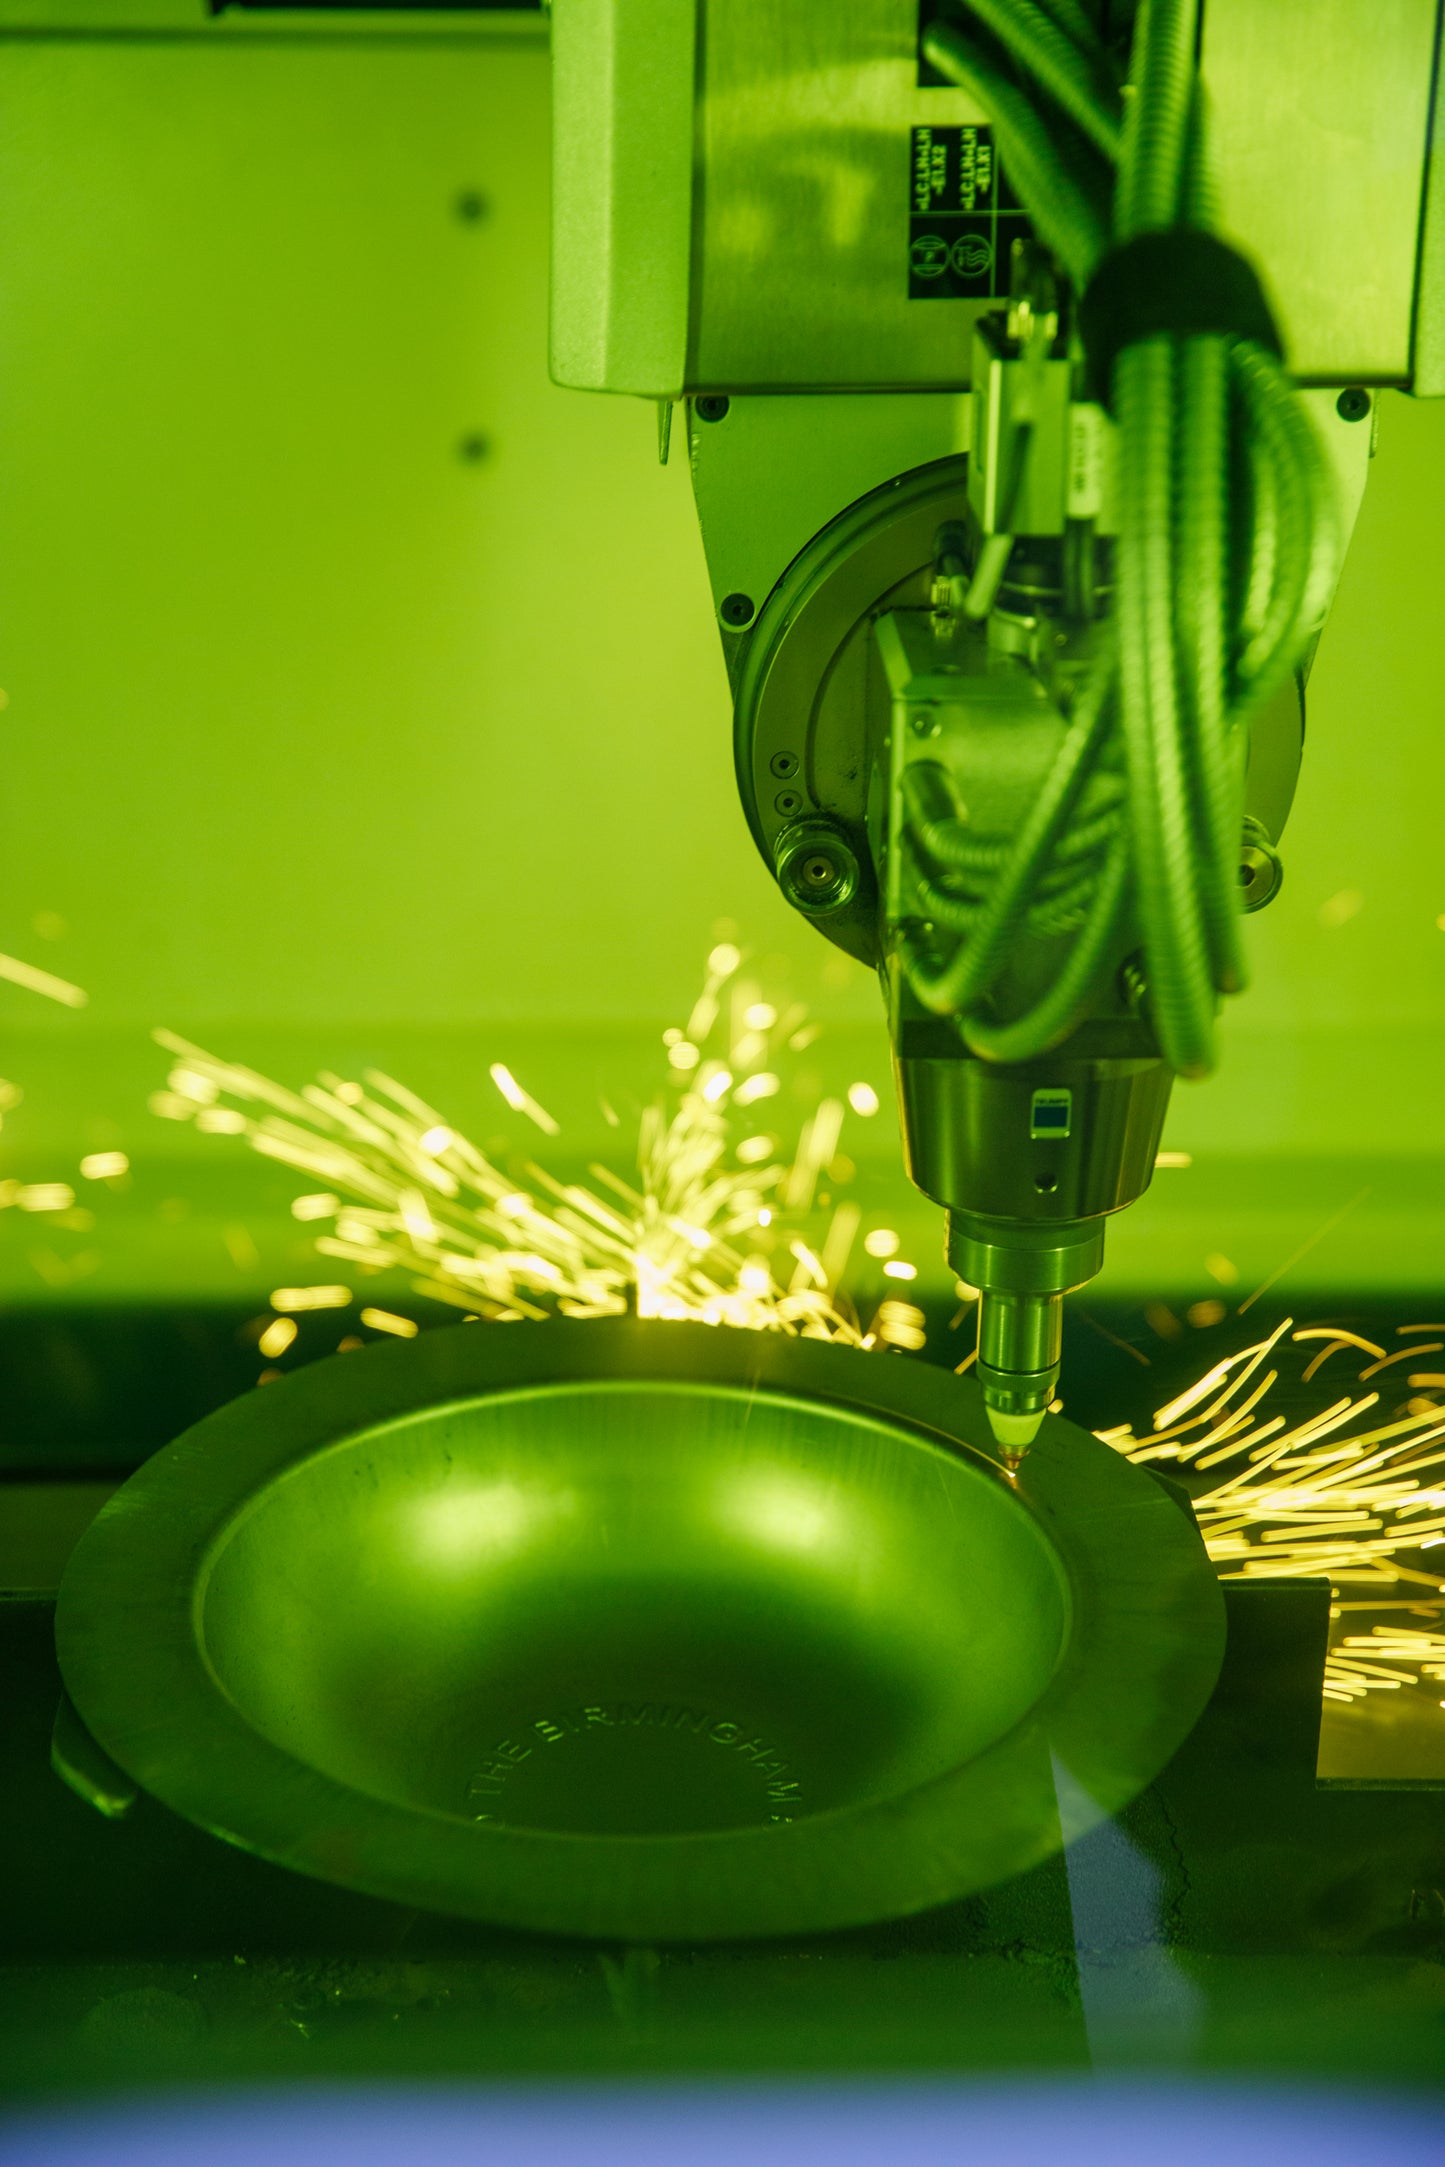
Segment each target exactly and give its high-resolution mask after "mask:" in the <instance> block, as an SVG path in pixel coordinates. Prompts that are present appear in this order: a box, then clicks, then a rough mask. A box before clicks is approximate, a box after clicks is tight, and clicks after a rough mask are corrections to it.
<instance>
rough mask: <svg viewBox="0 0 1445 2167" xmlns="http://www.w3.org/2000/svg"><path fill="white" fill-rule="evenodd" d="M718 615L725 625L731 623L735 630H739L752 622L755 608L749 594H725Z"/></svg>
mask: <svg viewBox="0 0 1445 2167" xmlns="http://www.w3.org/2000/svg"><path fill="white" fill-rule="evenodd" d="M718 615H719V616H720V617H721V619H722V621H723V623H724V624H725V625H731V627H732V629H733V630H734V631H735V632H740V631H741V630H742V628H743V626H744V625H750V624H751V623H752V621H753V618H754V617H755V616H756V615H757V610H756V607H755V605H754V602H753V598H752V596H751V595H750V594H727V595H724V596H723V599H722V607H721V608H720V609H719V611H718Z"/></svg>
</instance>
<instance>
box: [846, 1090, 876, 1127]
mask: <svg viewBox="0 0 1445 2167" xmlns="http://www.w3.org/2000/svg"><path fill="white" fill-rule="evenodd" d="M848 1104H849V1105H850V1106H851V1107H852V1109H853V1111H854V1113H855V1114H862V1115H863V1117H864V1119H865V1120H866V1119H868V1118H869V1117H870V1116H871V1115H873V1114H876V1113H877V1111H878V1093H877V1092H876V1091H875V1090H874V1088H873V1086H872V1084H869V1083H854V1084H849V1086H848Z"/></svg>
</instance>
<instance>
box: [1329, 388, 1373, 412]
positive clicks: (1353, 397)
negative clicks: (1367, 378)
mask: <svg viewBox="0 0 1445 2167" xmlns="http://www.w3.org/2000/svg"><path fill="white" fill-rule="evenodd" d="M1372 403H1373V402H1372V401H1371V398H1370V394H1369V393H1368V391H1366V389H1365V387H1364V385H1363V384H1350V385H1349V386H1348V387H1347V388H1346V389H1345V390H1344V391H1342V392H1341V393H1340V395H1339V397H1338V398H1337V399H1336V401H1335V412H1336V413H1337V414H1338V415H1339V417H1340V420H1341V421H1363V420H1364V418H1365V416H1366V414H1368V413H1369V411H1370V407H1371V405H1372Z"/></svg>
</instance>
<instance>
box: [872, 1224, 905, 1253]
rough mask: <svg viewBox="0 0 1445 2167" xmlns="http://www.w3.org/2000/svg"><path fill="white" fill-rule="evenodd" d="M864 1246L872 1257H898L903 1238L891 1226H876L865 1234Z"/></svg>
mask: <svg viewBox="0 0 1445 2167" xmlns="http://www.w3.org/2000/svg"><path fill="white" fill-rule="evenodd" d="M863 1247H864V1249H865V1251H866V1252H867V1254H868V1255H869V1256H870V1257H896V1256H897V1254H898V1252H899V1250H900V1249H901V1248H902V1247H903V1240H902V1236H901V1235H899V1234H897V1233H895V1231H894V1229H893V1228H892V1227H891V1226H875V1227H873V1228H872V1229H871V1231H870V1232H868V1233H867V1234H865V1235H864V1236H863Z"/></svg>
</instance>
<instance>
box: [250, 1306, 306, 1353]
mask: <svg viewBox="0 0 1445 2167" xmlns="http://www.w3.org/2000/svg"><path fill="white" fill-rule="evenodd" d="M299 1329H300V1327H299V1326H298V1324H297V1323H296V1320H295V1318H294V1317H273V1318H272V1319H271V1322H270V1323H269V1324H268V1325H267V1327H266V1329H265V1331H264V1332H263V1333H262V1334H261V1337H260V1338H259V1339H258V1340H257V1342H256V1345H257V1346H258V1347H259V1348H260V1350H261V1352H262V1354H264V1355H265V1357H266V1359H267V1361H268V1362H274V1361H275V1359H276V1357H277V1355H280V1354H284V1353H285V1352H286V1349H287V1348H288V1347H290V1346H292V1345H294V1343H295V1339H296V1334H297V1332H298V1331H299Z"/></svg>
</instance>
